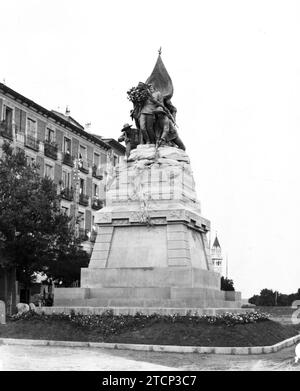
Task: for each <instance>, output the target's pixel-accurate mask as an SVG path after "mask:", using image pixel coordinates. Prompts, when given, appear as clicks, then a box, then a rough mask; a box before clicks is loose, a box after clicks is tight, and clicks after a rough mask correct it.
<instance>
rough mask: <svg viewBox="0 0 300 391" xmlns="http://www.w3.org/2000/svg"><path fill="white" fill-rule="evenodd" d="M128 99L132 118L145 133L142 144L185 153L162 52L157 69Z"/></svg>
mask: <svg viewBox="0 0 300 391" xmlns="http://www.w3.org/2000/svg"><path fill="white" fill-rule="evenodd" d="M127 94H128V99H129V100H130V101H131V102H132V103H133V110H131V117H132V119H133V120H134V121H135V123H136V126H137V128H138V129H140V132H141V134H142V137H141V140H142V143H147V144H156V146H157V147H158V146H160V145H164V144H168V145H174V144H175V145H177V146H178V147H179V148H180V149H183V150H185V146H184V144H183V142H182V141H181V139H180V137H179V136H178V132H177V129H176V128H177V125H176V122H175V117H176V112H177V110H176V107H175V106H173V104H172V103H171V98H172V96H173V83H172V80H171V78H170V76H169V74H168V72H167V70H166V68H165V66H164V64H163V62H162V59H161V50H160V51H159V56H158V59H157V62H156V64H155V67H154V69H153V71H152V73H151V75H150V77H149V78H148V79H147V80H146V83H142V82H140V83H139V84H138V85H137V87H133V88H131V89H130V90H129V91H128V92H127Z"/></svg>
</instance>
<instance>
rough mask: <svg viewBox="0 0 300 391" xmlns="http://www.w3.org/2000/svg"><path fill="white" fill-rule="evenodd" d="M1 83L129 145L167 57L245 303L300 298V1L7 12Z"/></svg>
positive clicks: (209, 214)
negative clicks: (136, 110) (144, 88)
mask: <svg viewBox="0 0 300 391" xmlns="http://www.w3.org/2000/svg"><path fill="white" fill-rule="evenodd" d="M0 10H1V16H2V17H1V24H0V36H1V54H0V81H1V82H2V81H3V80H4V79H5V83H6V85H7V86H9V87H11V88H12V89H14V90H16V91H17V92H19V93H21V94H23V95H25V96H26V97H27V98H29V99H31V100H33V101H35V102H37V103H39V104H40V105H42V106H44V107H46V108H47V109H54V110H60V111H62V112H64V111H65V108H66V105H68V106H69V108H70V110H71V115H72V116H73V117H74V118H75V119H76V120H77V121H79V122H80V123H82V124H83V125H85V124H86V123H88V122H91V131H92V132H93V133H96V134H99V135H101V136H104V137H114V138H117V137H118V136H119V135H120V129H121V128H122V125H123V124H124V123H126V122H130V121H131V120H130V117H129V111H130V109H131V103H130V102H129V101H128V100H127V97H126V91H127V90H128V89H129V88H131V87H132V86H135V85H137V83H138V82H139V81H145V80H146V79H147V77H148V76H149V75H150V74H151V72H152V69H153V67H154V65H155V62H156V59H157V55H158V49H159V47H160V46H161V47H162V59H163V62H164V64H165V66H166V68H167V70H168V72H169V74H170V76H171V78H172V80H173V84H174V95H173V99H172V102H173V104H174V105H175V106H176V107H177V110H178V112H177V123H178V125H179V132H180V136H181V138H182V140H183V141H184V143H185V145H186V148H187V153H188V155H189V156H190V159H191V164H192V169H193V172H194V179H195V181H196V190H197V194H198V198H199V200H200V202H201V207H202V215H203V217H205V218H207V219H209V220H210V221H211V227H212V231H211V239H212V240H213V239H214V236H215V234H216V232H217V233H218V238H219V241H220V244H221V247H222V251H223V255H224V258H226V256H227V258H228V276H229V278H232V279H233V280H234V284H235V288H236V289H237V290H241V291H242V294H243V297H250V296H252V295H253V294H257V293H259V292H260V290H261V289H263V288H269V289H273V290H278V291H280V292H282V293H291V292H295V291H297V289H298V288H300V240H299V223H300V207H299V203H300V170H299V168H300V157H299V147H300V50H299V40H300V23H299V20H300V2H299V1H291V0H281V1H276V0H270V1H265V0H259V1H256V0H251V1H246V0H237V1H234V0H226V1H222V0H220V1H217V0H209V1H208V0H207V1H200V0H195V1H194V0H185V1H176V0H171V1H169V0H163V1H162V0H158V1H157V0H152V1H151V2H149V1H141V0H126V1H122V0H110V1H100V0H97V1H96V0H85V1H83V0H80V1H79V0H51V1H48V0H26V1H22V0H18V1H16V0H10V1H9V2H7V1H5V0H0Z"/></svg>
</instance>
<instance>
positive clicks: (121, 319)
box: [10, 310, 269, 336]
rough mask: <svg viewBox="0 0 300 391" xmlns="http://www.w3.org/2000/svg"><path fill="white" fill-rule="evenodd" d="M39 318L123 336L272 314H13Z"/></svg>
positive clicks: (255, 319) (251, 319) (229, 323)
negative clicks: (169, 326)
mask: <svg viewBox="0 0 300 391" xmlns="http://www.w3.org/2000/svg"><path fill="white" fill-rule="evenodd" d="M31 319H37V320H42V321H47V320H68V321H70V322H72V323H74V324H76V325H78V326H80V327H83V328H87V329H99V330H101V334H102V335H103V336H108V335H112V334H119V333H121V332H124V331H127V330H136V329H138V328H143V327H145V326H148V325H149V324H150V325H153V324H155V323H159V322H163V323H167V324H177V323H181V324H191V325H197V324H209V325H225V326H228V327H232V326H235V325H237V324H247V323H257V322H263V321H268V320H269V316H268V314H265V313H262V312H248V313H243V314H235V313H230V312H226V313H224V314H220V315H198V314H197V313H190V314H188V315H186V316H182V315H178V314H175V315H160V314H152V315H144V314H142V313H139V312H137V313H136V314H135V315H134V316H133V315H114V314H113V312H112V311H110V310H108V311H106V312H104V313H103V314H101V315H82V314H75V313H71V314H65V313H60V314H55V313H53V314H51V315H46V314H44V313H42V314H37V313H35V312H33V311H29V312H26V313H24V314H21V315H18V314H17V315H13V316H12V317H10V320H12V321H18V320H31Z"/></svg>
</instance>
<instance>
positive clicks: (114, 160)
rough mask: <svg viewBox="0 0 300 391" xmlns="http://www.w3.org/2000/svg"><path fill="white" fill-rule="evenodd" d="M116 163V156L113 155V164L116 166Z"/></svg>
mask: <svg viewBox="0 0 300 391" xmlns="http://www.w3.org/2000/svg"><path fill="white" fill-rule="evenodd" d="M117 163H118V156H116V155H114V156H113V165H114V166H116V165H117Z"/></svg>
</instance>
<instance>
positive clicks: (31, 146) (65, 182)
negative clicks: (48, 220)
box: [0, 83, 125, 251]
mask: <svg viewBox="0 0 300 391" xmlns="http://www.w3.org/2000/svg"><path fill="white" fill-rule="evenodd" d="M5 139H6V140H9V141H10V142H11V143H12V145H13V146H14V148H16V149H17V148H20V149H23V150H24V151H25V154H26V156H27V159H28V162H35V163H37V164H38V165H39V171H40V175H47V176H48V177H50V178H52V179H53V180H54V182H55V183H56V185H57V189H58V192H60V194H61V195H62V202H61V207H62V209H63V210H64V211H65V213H67V214H68V215H71V216H74V215H75V214H76V216H78V217H79V234H80V236H81V237H82V239H83V240H84V246H85V248H86V249H87V250H88V251H90V250H91V245H92V242H93V240H94V239H95V227H94V218H95V213H96V212H97V210H99V209H101V208H102V207H103V206H104V205H105V175H106V170H107V166H108V165H109V164H110V165H116V164H118V162H119V161H120V159H123V156H124V154H125V147H124V146H123V145H121V144H120V143H118V142H117V141H116V140H114V139H108V140H109V142H105V141H104V140H103V139H102V138H101V137H100V136H95V135H93V134H90V133H89V132H88V131H87V129H85V128H84V127H83V126H82V125H80V124H79V123H78V122H77V121H76V120H75V119H74V118H72V117H71V116H70V113H69V112H68V110H66V113H65V114H62V113H60V112H57V111H49V110H47V109H45V108H44V107H42V106H40V105H39V104H37V103H35V102H33V101H32V100H30V99H28V98H26V97H24V96H23V95H21V94H19V93H18V92H16V91H14V90H12V89H11V88H9V87H8V86H6V85H4V84H2V83H0V153H1V145H2V143H3V140H5Z"/></svg>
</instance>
